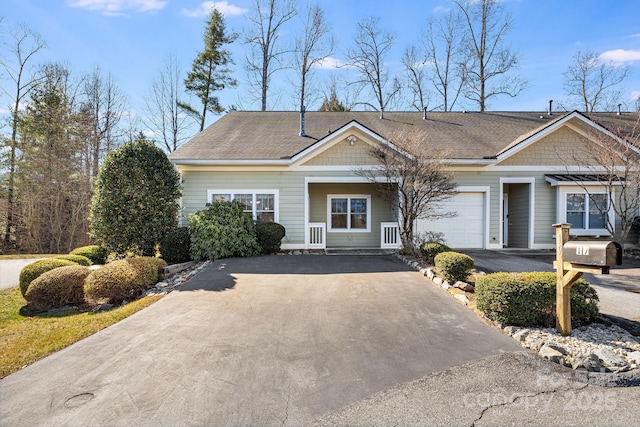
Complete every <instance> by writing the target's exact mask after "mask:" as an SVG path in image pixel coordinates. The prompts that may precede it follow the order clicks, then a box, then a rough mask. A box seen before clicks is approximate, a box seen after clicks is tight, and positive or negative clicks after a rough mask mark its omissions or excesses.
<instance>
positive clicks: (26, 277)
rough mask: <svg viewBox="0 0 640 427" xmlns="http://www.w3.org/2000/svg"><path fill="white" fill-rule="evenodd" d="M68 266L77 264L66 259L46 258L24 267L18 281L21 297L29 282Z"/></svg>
mask: <svg viewBox="0 0 640 427" xmlns="http://www.w3.org/2000/svg"><path fill="white" fill-rule="evenodd" d="M69 265H78V264H76V263H75V262H72V261H68V260H66V259H55V258H47V259H41V260H39V261H35V262H32V263H31V264H28V265H25V266H24V267H23V268H22V270H21V271H20V279H19V282H20V292H22V296H25V294H26V293H27V288H28V287H29V285H30V284H31V282H32V281H34V280H35V279H37V278H38V277H39V276H40V275H41V274H42V273H44V272H47V271H49V270H53V269H54V268H58V267H66V266H69Z"/></svg>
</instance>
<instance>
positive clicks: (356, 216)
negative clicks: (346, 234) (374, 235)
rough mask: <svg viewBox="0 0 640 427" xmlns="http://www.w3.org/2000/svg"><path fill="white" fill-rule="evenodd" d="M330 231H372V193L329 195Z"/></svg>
mask: <svg viewBox="0 0 640 427" xmlns="http://www.w3.org/2000/svg"><path fill="white" fill-rule="evenodd" d="M327 223H328V224H329V227H328V228H329V231H355V232H370V231H371V196H370V195H328V196H327Z"/></svg>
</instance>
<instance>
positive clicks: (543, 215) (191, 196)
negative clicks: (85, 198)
mask: <svg viewBox="0 0 640 427" xmlns="http://www.w3.org/2000/svg"><path fill="white" fill-rule="evenodd" d="M341 176H342V177H354V176H356V174H355V173H354V172H353V171H326V172H325V171H304V170H296V171H290V172H289V171H286V170H281V171H279V170H274V171H225V170H222V171H212V170H196V169H195V168H193V169H190V170H187V171H184V172H182V179H183V198H182V205H183V211H182V221H183V224H186V221H187V217H188V215H189V214H191V213H194V212H196V211H197V210H200V209H204V208H205V203H207V190H215V189H238V190H241V189H246V190H261V189H263V190H279V222H280V223H281V224H282V225H283V226H284V227H285V229H286V233H287V235H286V237H285V239H284V240H283V243H285V244H290V245H298V246H302V245H304V234H305V233H304V194H305V177H316V178H319V177H341ZM501 177H503V178H507V177H510V178H530V177H535V203H534V206H535V216H534V239H533V240H534V244H535V245H553V244H554V239H553V228H552V224H554V223H556V222H557V214H556V199H557V190H556V188H555V187H551V186H550V185H549V183H547V182H545V180H544V172H540V171H536V172H535V173H534V172H526V171H524V172H505V171H469V172H467V171H457V172H456V173H455V177H454V180H455V181H456V183H457V184H458V185H459V186H488V187H489V188H490V200H489V205H490V206H489V215H490V220H489V230H488V233H489V236H488V240H489V244H490V245H495V244H498V242H499V237H500V234H499V232H500V226H501V220H500V204H501V203H502V201H501V200H500V178H501ZM352 185H355V187H351V186H352ZM360 185H364V184H316V183H311V184H309V186H310V191H311V193H312V194H311V196H313V197H312V200H311V204H310V221H311V222H325V223H326V222H327V214H326V212H327V209H326V194H371V196H372V200H373V205H372V223H371V233H361V234H360V236H351V237H350V236H348V234H357V233H342V236H334V235H333V234H339V233H328V235H327V240H328V243H329V245H330V246H331V245H333V246H338V245H350V246H375V245H379V244H380V222H381V221H394V220H395V218H394V216H393V213H392V212H391V209H390V208H389V207H384V206H383V205H381V204H380V203H379V202H378V201H376V199H375V191H368V190H367V191H361V190H358V189H357V187H358V186H360ZM324 187H326V189H325V188H324ZM314 188H315V189H316V190H318V194H314V191H315V190H314ZM320 189H321V191H320Z"/></svg>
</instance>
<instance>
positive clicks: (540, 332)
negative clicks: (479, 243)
mask: <svg viewBox="0 0 640 427" xmlns="http://www.w3.org/2000/svg"><path fill="white" fill-rule="evenodd" d="M398 256H399V258H400V259H401V260H403V261H404V262H405V263H407V264H408V265H409V266H411V267H412V268H413V269H415V270H419V271H420V272H421V274H424V275H425V276H426V277H428V278H429V279H431V280H432V281H433V282H434V283H435V284H436V285H438V286H439V287H440V288H442V289H443V290H445V291H447V292H449V293H450V294H451V295H452V296H453V297H454V298H455V299H456V300H457V301H459V302H460V303H462V304H464V305H467V306H469V307H470V308H472V309H474V310H476V309H475V304H474V294H473V285H471V284H467V283H464V282H457V283H455V284H454V285H451V284H449V283H448V282H446V281H445V280H443V279H442V278H441V277H438V276H437V273H436V271H435V270H434V269H433V268H432V267H428V266H425V265H423V263H421V262H419V261H418V260H415V259H411V258H407V257H404V256H401V255H398ZM475 274H479V275H483V274H484V273H483V272H476V273H475ZM476 312H478V311H477V310H476ZM478 314H482V313H480V312H478ZM487 321H489V322H490V323H492V324H493V325H494V326H496V327H498V328H500V329H501V330H502V331H503V332H504V333H506V334H508V335H510V336H511V337H512V338H513V339H515V340H516V341H518V342H519V343H520V344H521V345H522V346H523V347H525V348H527V349H529V350H531V351H534V352H536V353H537V354H538V355H539V356H540V357H543V358H545V359H548V360H551V361H553V362H555V363H558V364H561V365H564V366H567V367H570V368H572V369H574V370H579V371H585V372H601V373H623V372H628V371H637V370H638V369H639V368H640V338H639V337H637V336H635V335H633V334H632V333H630V332H629V331H627V330H625V329H623V328H621V327H620V326H618V325H616V324H612V323H611V322H607V323H608V324H603V323H593V324H591V325H588V326H580V327H577V328H574V329H573V330H572V333H571V335H570V336H567V337H563V336H561V335H560V334H559V333H558V332H557V331H556V330H555V329H553V328H532V327H527V328H520V327H515V326H504V325H499V324H496V323H494V322H492V321H490V320H489V319H487Z"/></svg>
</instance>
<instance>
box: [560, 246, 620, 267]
mask: <svg viewBox="0 0 640 427" xmlns="http://www.w3.org/2000/svg"><path fill="white" fill-rule="evenodd" d="M562 248H563V249H562V253H563V258H564V261H565V262H570V263H572V264H582V265H594V266H598V267H612V266H614V265H622V246H620V244H619V243H616V242H609V241H605V240H602V241H598V240H595V241H580V240H572V241H570V242H567V243H565V244H564V246H563V247H562Z"/></svg>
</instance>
